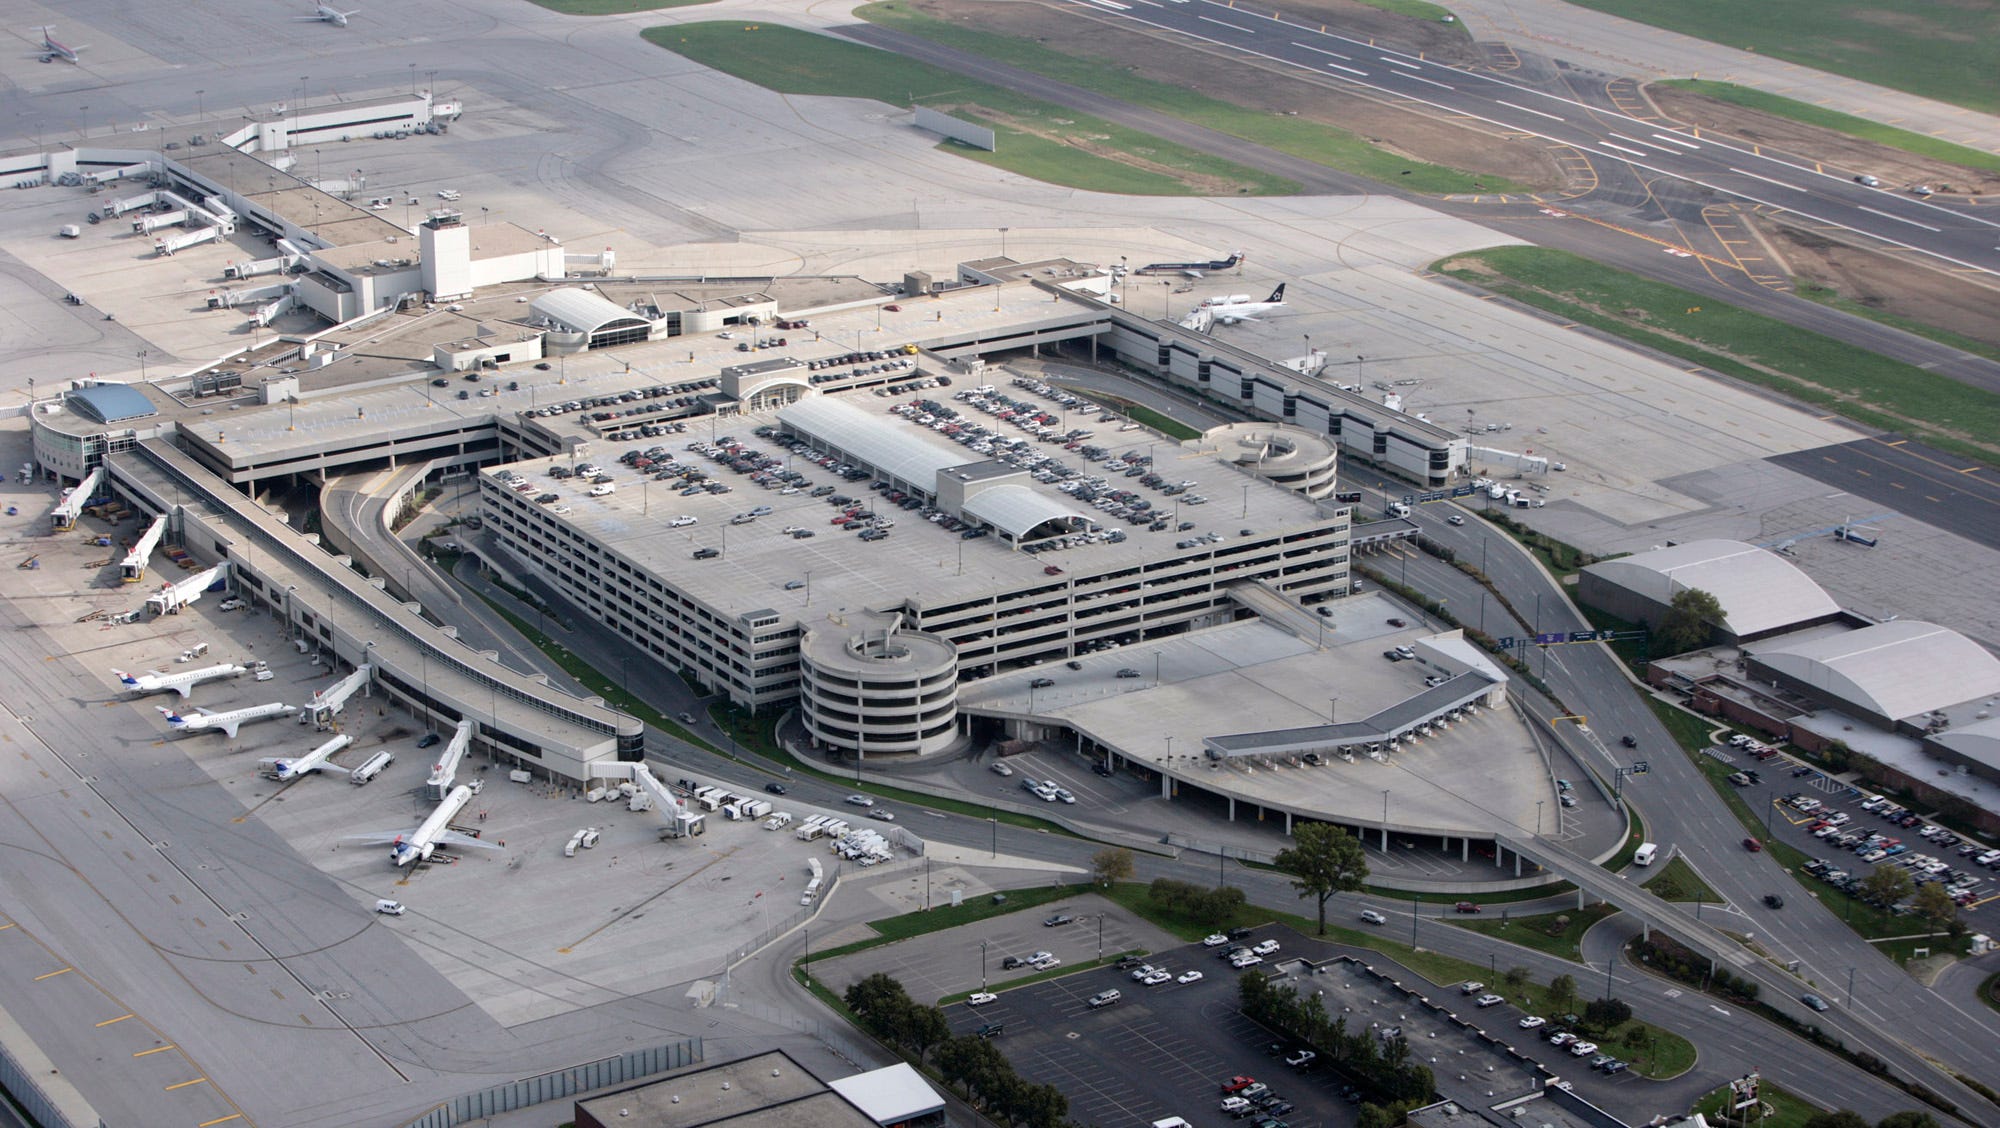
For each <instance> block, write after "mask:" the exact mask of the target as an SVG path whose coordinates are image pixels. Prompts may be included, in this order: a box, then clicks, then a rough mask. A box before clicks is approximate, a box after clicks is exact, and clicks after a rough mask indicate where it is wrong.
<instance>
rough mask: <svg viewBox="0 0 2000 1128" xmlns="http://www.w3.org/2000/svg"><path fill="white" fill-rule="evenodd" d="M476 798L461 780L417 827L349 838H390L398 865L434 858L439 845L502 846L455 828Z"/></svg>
mask: <svg viewBox="0 0 2000 1128" xmlns="http://www.w3.org/2000/svg"><path fill="white" fill-rule="evenodd" d="M471 799H472V788H470V787H468V786H466V785H465V784H462V783H461V784H459V785H458V786H457V787H454V788H452V789H451V793H450V794H449V795H446V796H445V797H444V801H443V802H442V803H439V804H438V805H437V809H436V810H434V811H432V812H431V813H430V817H429V818H426V819H425V820H424V821H423V823H422V824H421V825H419V826H418V827H417V828H416V829H415V830H385V831H375V832H372V833H369V834H350V835H348V836H347V837H348V839H349V840H350V841H355V842H387V843H389V844H390V846H389V860H390V861H392V862H394V863H396V864H397V865H398V866H407V865H410V864H411V863H413V862H427V861H430V858H431V852H432V851H433V850H436V849H437V848H438V847H439V846H454V847H457V846H477V847H479V848H480V849H482V850H498V849H499V848H500V847H498V846H495V845H494V844H492V843H491V842H481V841H480V840H479V839H477V838H474V837H472V836H471V835H469V834H460V833H459V832H457V831H455V830H453V829H451V820H452V819H454V818H456V817H457V816H458V812H460V811H461V810H464V809H465V804H466V803H467V802H469V801H470V800H471Z"/></svg>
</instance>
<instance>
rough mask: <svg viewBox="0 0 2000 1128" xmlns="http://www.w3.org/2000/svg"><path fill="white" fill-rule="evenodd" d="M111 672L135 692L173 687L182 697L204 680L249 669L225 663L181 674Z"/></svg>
mask: <svg viewBox="0 0 2000 1128" xmlns="http://www.w3.org/2000/svg"><path fill="white" fill-rule="evenodd" d="M111 672H112V673H114V674H117V675H118V681H119V684H121V685H123V686H124V687H125V688H126V689H127V690H128V691H130V692H132V693H135V694H141V695H144V694H148V693H165V692H166V691H167V690H170V689H171V690H173V691H174V692H175V693H178V694H180V695H181V696H182V697H187V696H189V695H191V694H192V693H194V687H195V686H198V685H200V684H201V683H202V682H205V681H213V680H214V679H216V678H233V677H238V676H240V675H242V674H244V673H246V672H248V671H246V670H245V669H244V668H243V667H241V666H231V665H228V664H227V663H225V664H223V665H220V666H203V667H202V668H201V669H199V670H189V671H187V672H186V673H180V674H163V673H161V672H160V671H158V670H154V671H153V672H152V673H149V674H140V675H139V676H138V677H133V676H132V675H131V674H128V673H126V672H125V671H123V670H113V671H111Z"/></svg>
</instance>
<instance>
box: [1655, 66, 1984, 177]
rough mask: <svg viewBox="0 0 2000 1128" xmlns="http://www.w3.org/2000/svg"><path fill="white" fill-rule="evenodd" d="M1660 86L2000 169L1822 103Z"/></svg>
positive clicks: (1958, 148) (1716, 88)
mask: <svg viewBox="0 0 2000 1128" xmlns="http://www.w3.org/2000/svg"><path fill="white" fill-rule="evenodd" d="M1661 85H1662V86H1671V87H1674V88H1676V89H1679V90H1685V91H1687V92H1688V93H1690V94H1700V95H1701V96H1702V97H1704V98H1714V99H1715V100H1716V101H1718V102H1729V103H1732V104H1734V105H1738V106H1743V107H1745V108H1747V109H1752V110H1761V111H1763V112H1764V113H1767V114H1774V115H1776V116H1778V117H1784V118H1790V119H1792V120H1793V121H1800V122H1804V123H1805V124H1807V125H1817V126H1819V127H1820V128H1822V129H1831V130H1833V131H1835V132H1837V133H1845V134H1847V135H1848V136H1849V137H1859V138H1861V139H1862V140H1863V141H1873V142H1875V143H1876V144H1878V145H1887V146H1889V147H1890V148H1894V149H1901V150H1903V151H1904V152H1907V153H1915V154H1916V155H1917V156H1920V157H1929V158H1931V159H1932V160H1939V161H1947V162H1949V163H1951V164H1955V165H1964V166H1965V167H1967V168H1983V169H2000V153H1989V152H1986V151H1985V150H1983V149H1971V148H1967V147H1966V146H1964V145H1955V144H1953V143H1951V142H1950V141H1943V140H1940V139H1938V138H1936V137H1932V136H1930V135H1928V134H1923V133H1912V132H1910V131H1909V130H1907V129H1898V128H1896V127H1895V126H1893V125H1883V124H1882V123H1881V122H1879V121H1870V120H1868V119H1867V118H1858V117H1855V116H1854V115H1852V114H1843V113H1841V112H1840V111H1838V110H1829V109H1827V108H1826V107H1824V106H1815V105H1813V104H1812V103H1810V102H1800V101H1796V100H1794V99H1791V98H1786V97H1784V96H1782V95H1779V94H1767V93H1765V92H1764V91H1762V90H1753V89H1751V88H1750V87H1748V86H1738V85H1736V84H1735V83H1733V82H1710V81H1708V80H1707V79H1695V78H1680V79H1673V80H1670V81H1668V82H1663V83H1661Z"/></svg>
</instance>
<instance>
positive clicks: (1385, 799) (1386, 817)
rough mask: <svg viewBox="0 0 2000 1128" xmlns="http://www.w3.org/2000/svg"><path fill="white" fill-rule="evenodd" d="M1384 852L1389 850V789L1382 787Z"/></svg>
mask: <svg viewBox="0 0 2000 1128" xmlns="http://www.w3.org/2000/svg"><path fill="white" fill-rule="evenodd" d="M1382 852H1383V853H1384V854H1387V853H1388V852H1389V789H1388V788H1386V787H1385V788H1383V789H1382Z"/></svg>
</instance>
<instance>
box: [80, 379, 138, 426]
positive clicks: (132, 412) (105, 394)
mask: <svg viewBox="0 0 2000 1128" xmlns="http://www.w3.org/2000/svg"><path fill="white" fill-rule="evenodd" d="M65 400H66V402H67V403H68V406H69V409H70V410H71V411H74V412H76V413H77V414H79V415H82V416H84V417H85V418H87V419H90V420H92V421H94V422H97V423H120V422H123V421H125V420H127V419H144V418H146V417H148V416H151V415H158V414H159V409H158V408H156V407H154V406H153V401H152V400H149V399H147V398H146V394H145V393H144V392H141V391H140V390H139V389H137V388H134V387H131V386H129V385H126V384H93V385H91V386H90V387H87V388H78V389H76V390H75V391H73V392H70V393H69V395H68V396H66V397H65Z"/></svg>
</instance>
